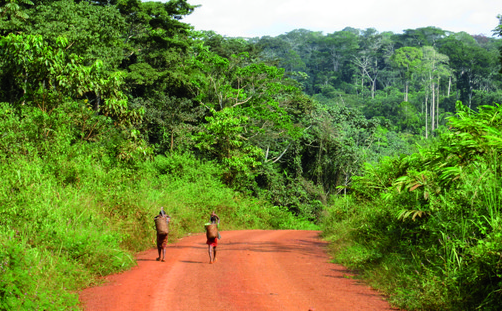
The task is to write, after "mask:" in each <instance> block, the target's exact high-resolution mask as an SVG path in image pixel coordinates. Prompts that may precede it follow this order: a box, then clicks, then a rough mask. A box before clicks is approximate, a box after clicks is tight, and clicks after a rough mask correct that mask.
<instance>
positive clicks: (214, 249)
mask: <svg viewBox="0 0 502 311" xmlns="http://www.w3.org/2000/svg"><path fill="white" fill-rule="evenodd" d="M213 262H216V246H214V247H213Z"/></svg>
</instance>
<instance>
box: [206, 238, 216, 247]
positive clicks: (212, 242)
mask: <svg viewBox="0 0 502 311" xmlns="http://www.w3.org/2000/svg"><path fill="white" fill-rule="evenodd" d="M206 244H207V245H211V246H218V239H217V238H214V239H207V241H206Z"/></svg>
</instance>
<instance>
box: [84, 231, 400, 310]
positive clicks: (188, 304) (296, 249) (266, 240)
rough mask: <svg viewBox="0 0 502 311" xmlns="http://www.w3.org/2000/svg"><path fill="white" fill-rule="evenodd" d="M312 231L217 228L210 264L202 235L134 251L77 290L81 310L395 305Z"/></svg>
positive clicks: (382, 307)
mask: <svg viewBox="0 0 502 311" xmlns="http://www.w3.org/2000/svg"><path fill="white" fill-rule="evenodd" d="M318 234H319V232H315V231H293V230H286V231H264V230H263V231H262V230H253V231H224V232H221V235H222V239H221V240H220V241H219V243H218V248H217V250H218V253H217V259H218V261H217V262H216V263H214V264H209V256H208V253H207V245H206V244H205V242H206V239H205V235H202V234H199V235H194V236H190V237H186V238H183V239H181V240H180V241H179V242H177V243H175V244H170V245H169V246H168V248H167V250H166V261H165V262H158V261H155V258H156V257H157V250H156V249H152V250H149V251H146V252H143V253H141V254H139V255H138V256H137V261H138V266H136V267H134V268H133V269H132V270H130V271H127V272H124V273H122V274H116V275H112V276H109V277H107V278H106V279H107V282H106V283H105V285H102V286H98V287H93V288H88V289H85V290H84V291H82V292H81V294H80V300H81V302H82V304H83V306H84V309H85V310H86V311H94V310H106V311H114V310H120V311H127V310H135V311H136V310H137V311H149V310H154V311H160V310H169V311H173V310H183V311H184V310H190V311H191V310H194V311H196V310H204V311H211V310H218V311H222V310H225V311H226V310H235V311H247V310H274V311H277V310H284V311H293V310H302V311H308V310H315V311H337V310H343V311H351V310H365V311H367V310H396V309H393V308H391V307H390V306H389V304H388V303H387V302H386V301H385V300H384V298H383V297H382V296H381V295H379V293H378V292H376V291H374V290H372V289H371V288H370V287H368V286H366V285H364V284H362V283H361V282H359V281H357V280H354V279H353V278H352V276H353V275H352V274H351V273H350V272H349V271H347V270H346V269H345V268H344V267H342V266H340V265H336V264H332V263H330V258H329V256H328V255H327V254H326V250H325V247H326V245H327V243H326V242H323V241H322V240H320V239H319V237H318Z"/></svg>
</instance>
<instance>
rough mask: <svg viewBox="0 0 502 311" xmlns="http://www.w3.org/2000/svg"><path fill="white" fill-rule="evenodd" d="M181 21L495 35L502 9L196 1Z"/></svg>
mask: <svg viewBox="0 0 502 311" xmlns="http://www.w3.org/2000/svg"><path fill="white" fill-rule="evenodd" d="M189 2H190V3H191V4H194V5H195V4H201V5H202V7H199V8H197V9H196V10H195V12H194V13H192V15H190V16H188V17H186V18H185V19H184V20H183V21H184V22H186V23H189V24H191V25H193V26H194V27H195V29H197V30H214V31H215V32H217V33H219V34H221V35H225V36H244V37H255V36H260V37H261V36H265V35H270V36H277V35H280V34H283V33H286V32H289V31H291V30H294V29H299V28H304V29H308V30H312V31H323V32H324V33H332V32H334V31H339V30H342V29H343V28H345V27H347V26H348V27H354V28H360V29H366V28H370V27H372V28H375V29H377V30H378V31H380V32H383V31H393V32H395V33H400V32H402V31H403V30H404V29H415V28H419V27H427V26H435V27H439V28H441V29H444V30H450V31H454V32H459V31H465V32H467V33H470V34H485V35H488V36H491V35H492V30H493V29H494V28H495V27H496V26H497V25H498V19H497V15H498V14H502V8H501V7H500V3H499V1H495V0H477V1H473V0H456V1H453V0H422V1H420V0H409V1H402V0H380V1H376V0H345V1H333V0H309V1H305V0H255V1H249V0H192V1H189Z"/></svg>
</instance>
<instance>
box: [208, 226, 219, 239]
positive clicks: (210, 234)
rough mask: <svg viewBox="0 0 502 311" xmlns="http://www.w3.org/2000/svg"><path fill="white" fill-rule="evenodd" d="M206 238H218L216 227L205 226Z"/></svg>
mask: <svg viewBox="0 0 502 311" xmlns="http://www.w3.org/2000/svg"><path fill="white" fill-rule="evenodd" d="M206 237H207V238H208V239H216V238H217V237H218V227H217V226H216V225H206Z"/></svg>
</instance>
